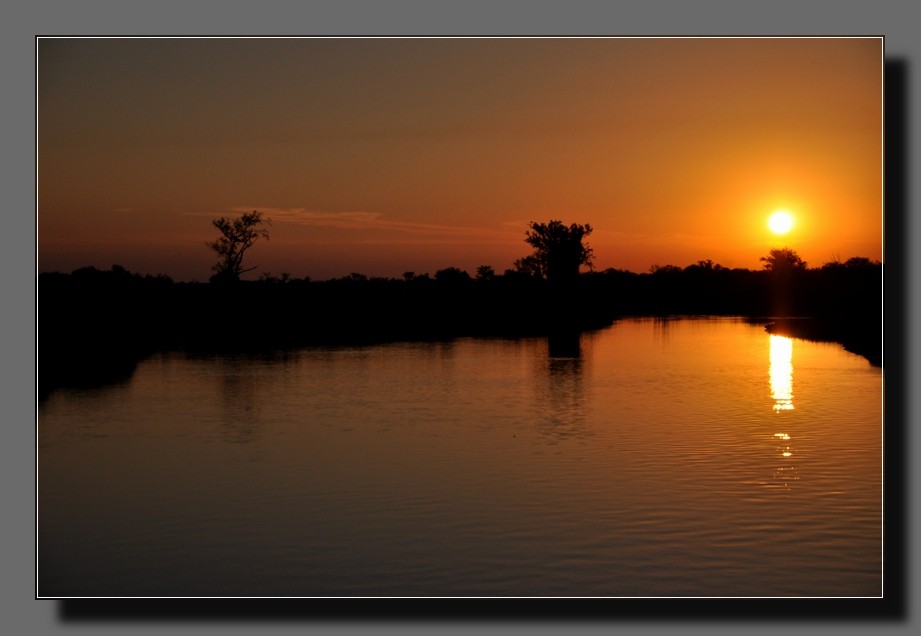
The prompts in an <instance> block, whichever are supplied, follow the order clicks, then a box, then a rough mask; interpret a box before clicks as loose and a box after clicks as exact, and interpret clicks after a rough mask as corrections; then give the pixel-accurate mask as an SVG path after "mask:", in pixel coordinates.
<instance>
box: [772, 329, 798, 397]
mask: <svg viewBox="0 0 921 636" xmlns="http://www.w3.org/2000/svg"><path fill="white" fill-rule="evenodd" d="M769 373H770V376H771V397H772V398H774V407H773V408H774V410H775V411H792V410H793V339H792V338H787V337H784V336H774V335H772V336H771V366H770V370H769Z"/></svg>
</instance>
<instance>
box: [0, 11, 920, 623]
mask: <svg viewBox="0 0 921 636" xmlns="http://www.w3.org/2000/svg"><path fill="white" fill-rule="evenodd" d="M919 7H921V5H919V3H917V2H910V1H896V0H875V1H872V2H870V1H855V0H850V1H848V0H840V1H837V2H836V1H832V0H827V1H815V0H814V1H810V0H797V1H793V2H790V1H781V0H774V1H771V2H765V1H763V0H762V1H745V0H736V1H731V0H703V1H698V2H693V1H689V0H688V1H682V0H668V1H664V0H639V1H625V2H601V1H583V0H568V1H565V2H550V1H546V0H535V1H532V2H525V1H523V0H515V1H511V0H493V1H492V2H485V1H482V0H476V1H472V0H467V1H465V2H443V1H429V2H424V1H421V0H402V1H391V2H385V1H378V2H374V1H372V0H362V1H360V2H359V1H353V0H339V1H323V2H319V1H310V0H302V1H300V2H296V1H272V0H262V1H260V2H242V1H240V0H225V1H224V2H217V1H200V0H199V1H196V0H185V1H184V2H176V1H173V0H169V1H165V0H160V1H158V2H136V1H131V0H122V1H114V0H113V1H103V0H95V1H93V0H86V1H82V2H76V1H72V2H64V1H55V2H51V1H42V0H37V1H32V2H25V1H21V0H14V1H13V2H10V1H9V0H8V1H7V2H6V3H4V5H3V8H2V9H0V22H2V26H0V29H2V38H0V65H2V69H3V70H2V78H3V89H4V90H3V92H2V99H0V104H2V107H3V115H4V116H3V118H2V122H3V123H2V126H3V129H2V130H3V134H2V136H0V139H2V162H3V163H2V170H0V175H2V176H0V179H2V193H3V195H4V201H3V202H2V204H3V207H2V210H3V219H4V221H5V226H4V230H5V231H4V232H3V234H2V236H3V239H4V240H3V242H2V244H3V246H4V250H3V252H2V253H3V260H4V262H3V265H4V266H3V267H2V268H0V272H2V273H0V276H2V285H3V289H4V290H6V292H7V294H8V295H7V297H6V302H4V303H2V314H0V316H2V319H3V325H4V329H3V330H2V339H3V340H2V342H3V348H2V356H3V367H2V368H3V382H0V386H2V389H0V390H2V392H3V393H2V398H3V404H4V406H5V407H6V408H5V409H4V414H5V417H4V418H3V421H2V425H3V428H2V430H3V444H2V445H0V448H2V453H3V455H2V460H3V461H2V463H0V467H2V477H3V478H2V480H0V488H2V494H3V499H2V501H3V506H4V510H5V512H6V514H5V515H4V516H3V521H2V523H0V528H2V531H3V534H4V541H3V558H2V561H0V571H2V579H0V580H2V585H3V588H2V594H0V599H2V601H0V602H2V606H0V627H2V628H3V630H2V631H3V632H5V633H18V634H35V633H37V634H46V633H52V634H56V633H92V634H96V633H99V632H106V631H109V632H111V631H114V632H115V633H134V632H144V633H203V632H204V633H224V632H228V631H229V632H232V633H278V632H284V633H295V631H297V632H304V631H306V632H307V633H323V634H332V633H350V634H351V633H375V634H379V633H394V634H396V633H410V634H412V633H426V634H427V633H432V632H437V633H439V634H442V633H444V634H453V633H474V632H476V633H482V632H484V631H485V632H486V633H494V632H501V633H522V634H524V633H534V632H537V633H562V632H577V633H580V634H581V633H585V634H595V633H608V632H611V631H617V632H618V633H622V632H627V633H640V632H642V633H646V632H648V631H653V632H656V633H658V632H672V631H675V632H681V633H685V632H687V631H691V632H699V633H704V634H708V633H723V632H728V633H737V632H738V631H739V629H740V628H743V629H744V630H745V631H746V632H751V633H764V634H774V633H776V632H777V631H778V630H783V631H784V632H786V633H815V632H818V633H829V634H838V633H861V634H862V633H867V632H871V631H872V632H879V633H883V632H885V633H899V634H901V633H911V631H913V630H912V628H914V629H917V627H918V622H919V621H918V617H917V608H918V605H919V600H921V599H919V593H918V587H917V585H913V579H915V577H916V576H917V574H918V570H919V568H918V551H917V542H916V541H913V540H912V535H917V534H918V532H917V528H918V508H917V506H915V505H911V506H910V507H909V509H908V510H907V511H906V512H905V514H904V520H905V527H904V528H903V532H904V533H905V535H906V537H907V538H908V545H909V547H910V548H911V549H910V550H909V551H908V552H907V553H906V554H905V555H904V558H905V559H906V561H907V562H908V563H909V568H908V577H907V583H908V591H907V600H908V610H907V616H906V617H905V618H904V619H889V620H883V621H868V620H854V619H847V620H835V619H834V618H833V617H827V618H820V619H815V618H813V619H803V618H802V617H799V616H798V615H796V614H795V613H794V614H792V615H789V616H787V615H784V616H782V617H779V620H769V621H762V620H755V619H754V618H749V619H746V618H745V613H744V612H745V611H746V608H747V607H748V605H745V604H738V603H735V602H733V601H724V602H723V603H722V604H721V605H720V606H719V608H720V611H722V608H725V611H728V612H730V613H731V614H732V615H733V617H732V618H727V619H723V620H718V621H707V620H680V619H679V620H665V619H666V618H667V616H665V617H663V619H662V620H658V619H647V618H644V619H629V620H610V619H609V620H587V621H568V622H558V621H554V622H547V621H543V622H540V623H536V624H529V622H528V621H526V620H524V619H516V620H512V621H503V622H499V621H497V620H486V621H475V622H462V623H458V622H457V621H448V620H440V621H434V622H432V621H430V620H415V621H412V622H410V623H408V624H407V623H402V622H393V621H387V622H380V621H369V622H361V623H359V622H352V621H342V620H340V621H334V622H329V621H306V622H305V621H290V620H284V621H278V622H272V623H268V624H263V623H257V622H247V623H233V624H220V623H217V622H214V621H199V622H194V623H193V622H189V621H178V622H168V623H160V622H151V621H144V620H139V621H138V620H135V621H108V622H105V623H97V622H85V621H73V620H66V619H63V618H62V617H61V616H60V614H59V611H58V610H59V604H58V603H57V602H55V601H38V600H35V598H34V590H35V568H34V537H35V522H34V520H35V506H34V502H35V491H34V485H35V484H34V471H35V461H34V448H35V443H34V442H35V399H34V387H35V385H34V369H35V366H34V333H35V330H34V325H35V278H34V274H35V250H36V246H35V195H34V192H35V188H34V178H35V153H34V145H35V144H34V139H35V137H34V135H35V128H34V125H35V116H34V115H35V83H34V70H35V67H34V62H35V36H36V35H324V34H328V35H389V34H399V35H883V36H885V37H886V56H887V58H888V59H901V60H904V61H906V62H907V91H906V92H907V112H908V119H909V122H908V126H907V128H906V129H905V133H906V134H907V135H909V136H910V141H909V144H908V151H907V154H908V162H907V165H906V166H905V170H906V174H905V179H906V181H907V184H908V193H907V210H906V216H907V218H906V219H905V221H904V226H905V230H906V231H907V232H908V236H907V239H906V240H907V245H908V249H907V250H906V251H907V253H906V256H907V257H908V261H909V262H908V271H907V281H906V286H907V288H908V289H910V290H912V292H913V293H912V294H911V296H910V299H909V301H908V302H907V303H906V305H905V306H906V310H907V313H906V315H905V321H906V323H907V324H908V325H912V324H916V323H917V322H918V302H919V301H918V295H917V293H914V291H916V290H917V289H918V281H919V272H918V268H919V260H921V259H919V258H918V256H916V255H915V254H912V253H911V251H912V250H911V247H912V246H914V245H918V244H921V235H919V222H918V221H919V218H918V217H919V214H918V211H917V209H916V205H914V196H913V195H914V192H913V190H914V187H913V184H916V183H918V182H921V174H919V169H918V165H917V163H916V162H914V161H912V158H913V157H914V156H917V151H918V147H919V143H918V142H919V132H918V128H917V126H916V125H915V121H914V120H915V115H916V113H917V107H916V105H917V103H918V99H917V97H918V72H917V68H918V66H917V64H918V55H919V48H921V43H919V40H921V37H919V36H921V26H919V25H921V15H919V13H921V9H919ZM894 265H896V264H895V263H893V262H891V261H889V260H887V266H889V267H890V268H891V267H892V266H894ZM897 336H898V334H893V333H891V332H887V334H886V337H887V338H891V337H897ZM910 336H911V337H909V338H908V341H907V342H905V343H904V345H905V347H906V350H907V351H909V363H908V371H910V374H909V376H908V378H901V377H895V375H894V374H893V372H892V371H893V370H892V369H887V371H888V374H887V378H886V382H887V383H893V382H894V383H904V385H903V386H905V393H906V394H907V396H908V401H909V403H908V411H907V413H905V414H904V415H905V417H906V420H907V421H906V433H905V442H906V443H907V445H908V447H907V451H906V454H907V457H908V458H913V457H919V456H921V452H919V450H921V449H919V442H918V435H917V434H916V433H915V432H914V431H912V430H911V425H913V423H914V420H915V419H916V418H915V415H916V414H917V413H918V412H919V411H918V406H919V401H921V400H919V398H921V391H918V392H916V393H915V395H911V393H912V391H913V390H912V387H914V386H915V385H916V384H917V383H916V382H915V380H914V372H915V370H916V368H917V367H916V365H917V363H918V348H919V347H918V342H917V339H916V338H915V337H914V334H913V333H910ZM899 410H900V409H899ZM905 470H906V477H907V481H908V482H909V483H908V486H909V490H908V493H907V496H906V497H905V500H906V501H907V502H911V503H915V502H916V500H917V497H916V496H915V494H916V493H917V492H918V491H919V490H918V483H917V482H918V471H917V470H913V469H912V467H911V465H910V461H909V462H907V464H906V466H905ZM890 486H891V487H900V484H891V485H890ZM193 602H194V601H193ZM431 605H432V604H426V606H425V608H426V609H427V610H428V611H431V610H433V609H434V608H433V607H432V606H431ZM683 607H685V608H687V605H683ZM661 609H662V612H663V614H668V613H669V612H670V611H671V606H670V605H663V607H662V608H661ZM777 609H778V611H779V612H781V611H782V612H786V611H787V610H790V609H791V606H790V605H789V604H778V605H777ZM793 609H794V612H795V609H796V608H795V606H794V607H793ZM498 611H501V607H500V608H498Z"/></svg>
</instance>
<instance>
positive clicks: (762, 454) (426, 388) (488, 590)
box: [37, 319, 883, 597]
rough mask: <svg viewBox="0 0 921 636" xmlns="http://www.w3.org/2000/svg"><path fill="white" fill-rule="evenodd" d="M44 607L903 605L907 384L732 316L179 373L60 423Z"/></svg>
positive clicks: (66, 397) (102, 394)
mask: <svg viewBox="0 0 921 636" xmlns="http://www.w3.org/2000/svg"><path fill="white" fill-rule="evenodd" d="M37 442H38V468H37V470H38V512H37V524H38V549H37V570H38V594H39V595H40V596H52V597H66V596H620V597H631V596H812V597H815V596H879V595H881V593H882V587H881V586H882V576H881V569H882V548H883V546H882V539H881V534H882V514H881V508H882V495H881V492H882V483H881V473H882V466H881V464H882V373H881V371H880V369H879V368H874V367H871V366H870V365H869V364H868V363H867V362H866V361H865V360H864V359H863V358H860V357H858V356H856V355H853V354H849V353H847V352H845V351H844V350H843V349H842V348H841V347H840V346H837V345H833V344H822V343H812V342H806V341H802V340H790V339H788V338H783V337H778V336H771V335H769V334H767V333H766V332H765V331H764V330H763V328H762V327H760V326H755V325H749V324H747V323H745V322H743V321H738V320H732V319H714V320H709V319H698V320H671V321H664V320H652V319H649V320H628V321H621V322H618V323H616V324H615V325H614V326H612V327H610V328H608V329H605V330H603V331H599V332H595V333H589V334H583V335H582V336H581V340H580V342H579V345H578V348H577V349H576V350H574V351H571V352H570V355H569V356H568V357H551V356H550V355H549V348H548V343H547V341H546V340H545V339H526V340H518V341H512V340H475V339H470V340H459V341H456V342H453V343H435V344H432V343H424V344H390V345H382V346H375V347H366V348H341V349H312V350H301V351H294V352H289V353H286V354H279V355H276V356H262V357H258V356H248V357H247V356H244V357H206V358H192V357H186V356H184V355H181V354H163V355H160V356H157V357H154V358H152V359H149V360H147V361H145V362H143V363H142V364H141V365H139V367H138V369H137V371H136V373H135V374H134V376H133V377H132V378H131V379H130V380H129V381H128V382H127V383H125V384H122V385H119V386H113V387H107V388H100V389H95V390H90V391H69V392H68V391H60V392H56V393H54V394H53V395H52V396H51V397H50V398H49V399H48V400H47V401H46V402H44V403H42V404H41V405H40V407H39V412H38V435H37Z"/></svg>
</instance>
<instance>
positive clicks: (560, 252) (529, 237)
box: [515, 220, 593, 283]
mask: <svg viewBox="0 0 921 636" xmlns="http://www.w3.org/2000/svg"><path fill="white" fill-rule="evenodd" d="M529 227H530V229H529V230H528V231H527V233H526V235H525V242H526V243H528V245H530V246H531V247H533V248H534V253H533V254H531V255H530V256H526V257H524V258H521V259H518V260H517V261H515V268H516V269H518V270H519V271H521V272H523V273H527V274H530V275H534V276H537V277H540V278H544V279H546V280H547V281H550V282H553V283H559V282H566V281H571V280H573V279H575V278H578V276H579V268H580V267H581V266H582V265H588V266H589V267H591V264H592V259H593V255H592V248H590V247H589V246H588V245H585V244H584V243H583V241H584V239H585V237H586V236H588V235H589V234H591V233H592V226H591V225H589V224H587V223H586V224H585V225H581V224H578V223H573V224H572V225H570V226H568V227H567V226H566V225H564V224H563V223H562V222H561V221H555V220H552V221H550V222H549V223H537V222H534V221H532V222H531V223H530V225H529Z"/></svg>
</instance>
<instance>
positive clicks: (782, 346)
mask: <svg viewBox="0 0 921 636" xmlns="http://www.w3.org/2000/svg"><path fill="white" fill-rule="evenodd" d="M770 338H771V362H770V367H769V370H768V373H769V375H770V379H771V398H773V400H774V405H773V407H772V408H773V409H774V412H775V413H783V412H787V411H792V410H793V339H792V338H787V337H785V336H775V335H772V336H771V337H770ZM774 441H775V442H776V443H777V454H778V455H779V457H778V459H779V461H780V465H779V466H778V467H777V469H776V470H775V471H774V481H775V482H776V483H779V484H782V485H783V487H784V488H786V489H787V490H789V489H790V482H792V481H796V480H798V479H799V471H798V470H797V468H796V465H795V464H794V463H793V462H794V461H795V460H794V458H793V446H792V443H791V438H790V434H789V433H787V432H779V433H774Z"/></svg>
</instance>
